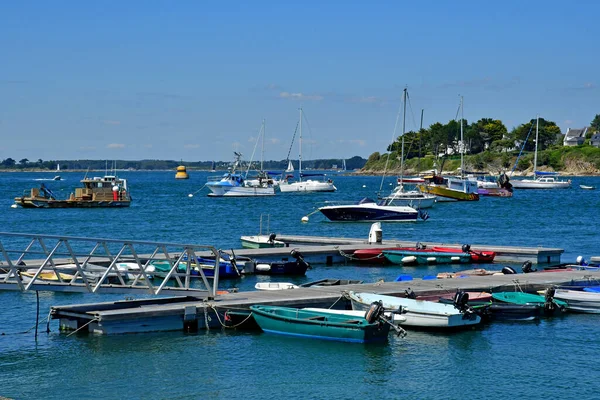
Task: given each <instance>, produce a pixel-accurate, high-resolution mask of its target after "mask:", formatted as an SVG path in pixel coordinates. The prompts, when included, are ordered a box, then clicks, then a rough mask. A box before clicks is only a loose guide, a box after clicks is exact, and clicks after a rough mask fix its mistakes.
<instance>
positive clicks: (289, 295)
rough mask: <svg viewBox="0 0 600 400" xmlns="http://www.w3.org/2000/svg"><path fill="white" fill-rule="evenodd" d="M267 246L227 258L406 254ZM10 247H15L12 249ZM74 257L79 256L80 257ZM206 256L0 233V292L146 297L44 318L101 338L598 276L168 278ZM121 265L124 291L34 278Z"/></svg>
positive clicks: (185, 248)
mask: <svg viewBox="0 0 600 400" xmlns="http://www.w3.org/2000/svg"><path fill="white" fill-rule="evenodd" d="M277 239H278V240H281V241H284V242H285V243H286V247H283V248H267V249H238V250H235V251H234V253H235V254H236V256H247V257H253V258H260V259H274V260H276V259H281V258H282V257H286V256H289V254H290V248H293V249H296V250H297V251H300V252H301V253H302V254H303V255H304V258H305V259H306V260H307V261H310V262H311V263H318V264H334V263H349V262H351V261H352V258H351V256H350V257H349V255H351V254H352V252H353V251H355V250H357V249H361V248H389V247H404V246H414V243H412V242H410V243H409V242H406V241H398V240H386V241H383V240H381V241H377V242H374V243H368V242H367V241H366V240H361V239H347V238H325V237H310V236H288V235H278V237H277ZM15 243H19V244H20V245H21V246H24V247H23V248H13V247H12V246H14V244H15ZM422 243H423V244H426V245H428V246H429V245H438V244H439V245H444V246H456V247H457V248H460V247H461V245H460V244H448V243H433V242H422ZM84 248H86V249H85V250H83V249H84ZM471 248H472V249H474V250H477V249H486V250H493V251H496V252H497V253H498V256H497V259H498V260H499V261H500V262H503V261H504V262H508V261H511V262H521V261H524V260H525V261H532V262H534V263H560V256H561V254H562V253H563V249H558V248H542V247H509V246H484V245H471ZM90 249H91V250H90ZM145 251H147V252H145ZM210 254H213V255H215V256H216V257H217V259H218V257H219V254H220V253H219V251H218V249H215V248H214V247H212V246H201V245H188V244H176V243H160V242H144V241H127V240H117V239H102V238H79V237H70V236H52V235H35V234H16V233H5V232H0V255H2V258H0V269H4V270H5V271H8V273H5V274H4V276H3V277H2V276H0V290H21V291H33V290H49V291H64V292H90V293H136V294H142V295H145V296H147V297H149V298H144V299H136V300H134V299H128V300H119V301H108V302H97V303H89V304H79V305H65V306H53V307H51V310H50V317H51V318H52V319H56V320H59V325H60V328H61V329H62V330H68V331H77V332H89V333H95V334H107V335H111V334H123V333H141V332H156V331H178V330H179V331H181V330H183V331H186V332H196V331H198V330H204V329H223V328H236V327H238V326H239V325H240V324H241V323H242V322H245V320H246V317H243V316H244V315H246V316H247V315H248V310H249V307H250V306H252V305H256V304H263V305H279V306H288V307H298V308H300V307H324V308H336V309H348V308H350V302H349V301H348V299H347V298H346V297H345V293H346V292H347V291H351V290H353V291H360V292H372V293H378V294H386V295H396V296H402V295H403V294H405V292H406V291H407V290H408V289H409V288H410V290H412V291H413V292H414V293H415V294H417V295H434V294H446V293H454V292H456V291H457V290H468V291H491V292H499V291H518V290H522V291H526V292H534V291H537V290H542V289H546V288H548V287H552V286H555V285H561V284H567V283H570V282H572V281H583V280H590V281H600V273H599V272H596V271H589V270H588V271H578V270H565V271H555V272H552V273H544V272H533V273H528V274H512V275H489V276H470V277H469V278H468V279H443V280H442V279H437V280H427V279H423V280H421V279H415V280H409V281H398V282H383V281H381V282H376V283H364V284H353V285H331V286H318V287H307V288H298V289H292V290H278V291H244V292H235V291H232V290H219V288H218V282H219V280H218V279H219V277H218V268H217V269H216V270H215V276H214V277H211V279H207V278H206V277H205V276H204V275H203V274H202V278H201V279H196V280H195V282H196V284H195V285H193V284H192V283H191V282H192V281H191V280H190V279H189V278H190V277H189V271H188V272H187V274H186V273H178V272H176V271H175V265H176V263H177V262H181V260H183V257H184V255H187V256H189V258H190V259H192V258H193V257H195V256H200V255H201V256H205V255H210ZM159 259H162V260H165V259H168V260H171V261H172V263H173V269H172V270H171V271H170V272H169V274H168V275H167V278H165V279H164V280H163V281H162V283H160V284H156V285H154V284H152V282H151V280H149V279H143V278H142V277H145V268H146V267H147V266H148V263H149V261H150V260H159ZM123 260H127V261H129V262H131V261H134V262H136V263H137V264H138V265H139V268H140V273H139V276H138V277H137V278H136V279H135V280H134V281H133V282H125V281H124V280H122V279H121V280H120V281H118V282H117V283H107V282H105V281H104V280H103V279H99V280H98V281H96V282H90V281H87V280H86V278H85V277H84V274H83V273H81V275H80V276H78V273H76V274H75V276H74V277H73V278H72V279H71V280H70V281H64V280H61V279H58V280H57V281H43V280H40V279H38V278H39V276H41V274H42V273H43V271H48V270H51V271H52V270H54V267H55V266H57V265H60V264H62V263H65V262H70V263H74V264H75V265H76V266H77V268H76V270H77V271H79V272H81V271H82V270H83V266H85V264H86V263H94V264H102V263H104V265H106V266H108V267H109V269H110V268H112V267H114V266H115V265H116V263H118V262H120V261H123ZM23 264H26V265H27V268H28V269H30V270H31V269H34V270H37V273H34V274H33V278H32V279H30V280H28V281H25V280H23V279H22V278H21V276H20V275H19V274H18V270H19V268H24V267H23V266H22V265H23ZM115 269H116V268H115ZM173 277H174V278H176V279H175V280H171V282H172V283H170V284H167V281H168V280H169V278H173ZM76 278H77V279H76ZM240 316H242V317H240ZM240 318H241V319H240Z"/></svg>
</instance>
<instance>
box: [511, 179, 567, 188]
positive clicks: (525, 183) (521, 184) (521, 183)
mask: <svg viewBox="0 0 600 400" xmlns="http://www.w3.org/2000/svg"><path fill="white" fill-rule="evenodd" d="M548 179H549V178H541V179H521V180H517V179H515V180H511V181H510V182H511V183H512V185H513V188H515V189H568V188H570V187H571V181H557V180H548Z"/></svg>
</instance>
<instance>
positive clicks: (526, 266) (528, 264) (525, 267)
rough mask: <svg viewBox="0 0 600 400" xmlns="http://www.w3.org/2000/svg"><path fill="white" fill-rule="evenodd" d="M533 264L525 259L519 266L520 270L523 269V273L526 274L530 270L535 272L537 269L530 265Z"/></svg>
mask: <svg viewBox="0 0 600 400" xmlns="http://www.w3.org/2000/svg"><path fill="white" fill-rule="evenodd" d="M532 266H533V264H532V263H531V261H525V262H524V263H523V266H522V267H521V270H522V271H523V273H525V274H528V273H530V272H535V271H537V269H535V268H533V267H532Z"/></svg>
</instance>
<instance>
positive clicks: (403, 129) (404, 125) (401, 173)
mask: <svg viewBox="0 0 600 400" xmlns="http://www.w3.org/2000/svg"><path fill="white" fill-rule="evenodd" d="M406 92H407V89H406V88H404V100H403V101H404V112H403V115H402V153H401V155H400V181H401V183H400V184H401V185H404V183H403V182H404V132H405V129H406Z"/></svg>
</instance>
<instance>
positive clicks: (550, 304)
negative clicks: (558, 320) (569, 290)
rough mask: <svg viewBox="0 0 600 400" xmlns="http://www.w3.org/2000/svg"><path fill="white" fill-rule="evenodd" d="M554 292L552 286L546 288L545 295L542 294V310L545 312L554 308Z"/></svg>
mask: <svg viewBox="0 0 600 400" xmlns="http://www.w3.org/2000/svg"><path fill="white" fill-rule="evenodd" d="M555 292H556V291H555V290H554V288H552V287H550V288H548V289H546V295H545V296H544V299H545V302H544V310H545V311H546V312H553V311H554V310H556V303H555V302H554V293H555Z"/></svg>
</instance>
